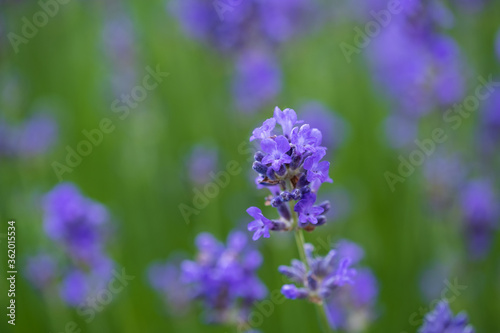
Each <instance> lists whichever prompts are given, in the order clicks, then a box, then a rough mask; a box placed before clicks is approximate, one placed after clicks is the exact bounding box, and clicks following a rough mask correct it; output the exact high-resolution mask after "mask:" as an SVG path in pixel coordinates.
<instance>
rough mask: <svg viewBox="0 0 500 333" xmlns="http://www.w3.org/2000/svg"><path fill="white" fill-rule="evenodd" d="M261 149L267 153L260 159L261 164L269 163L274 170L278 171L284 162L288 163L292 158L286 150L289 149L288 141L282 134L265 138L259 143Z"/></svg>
mask: <svg viewBox="0 0 500 333" xmlns="http://www.w3.org/2000/svg"><path fill="white" fill-rule="evenodd" d="M260 146H261V148H262V151H263V152H264V153H266V154H267V155H266V156H264V158H263V159H262V163H263V164H271V168H273V170H274V171H278V170H279V169H280V168H281V166H282V165H283V164H285V163H290V162H291V161H292V158H291V157H290V155H288V154H287V152H288V151H289V150H290V143H289V142H288V140H287V138H285V137H284V136H283V135H280V136H278V137H277V138H276V139H274V140H273V139H265V140H262V141H261V143H260Z"/></svg>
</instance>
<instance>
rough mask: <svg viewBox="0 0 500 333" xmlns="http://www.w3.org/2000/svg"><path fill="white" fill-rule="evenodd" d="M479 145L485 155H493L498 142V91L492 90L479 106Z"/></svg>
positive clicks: (499, 95) (499, 117)
mask: <svg viewBox="0 0 500 333" xmlns="http://www.w3.org/2000/svg"><path fill="white" fill-rule="evenodd" d="M478 136H479V138H480V140H481V141H480V147H481V150H482V151H483V153H484V154H485V155H486V156H489V155H494V154H495V153H496V152H497V149H498V144H499V143H500V91H498V90H496V89H495V91H493V93H492V94H491V96H490V97H489V98H488V99H487V100H486V101H484V104H483V106H482V107H481V113H480V124H479V135H478Z"/></svg>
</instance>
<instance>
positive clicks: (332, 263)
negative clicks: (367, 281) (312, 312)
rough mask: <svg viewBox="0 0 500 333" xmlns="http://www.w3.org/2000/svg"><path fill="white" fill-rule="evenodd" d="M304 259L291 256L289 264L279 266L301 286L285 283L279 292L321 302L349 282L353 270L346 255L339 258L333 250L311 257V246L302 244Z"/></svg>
mask: <svg viewBox="0 0 500 333" xmlns="http://www.w3.org/2000/svg"><path fill="white" fill-rule="evenodd" d="M304 250H305V253H306V258H307V263H303V262H301V261H299V260H293V261H292V265H291V266H280V267H279V268H278V271H279V272H280V273H281V274H283V275H285V276H286V277H287V278H289V279H290V280H291V281H293V282H295V283H296V284H298V285H299V286H300V288H297V287H296V286H293V285H284V286H283V288H282V289H281V292H282V294H283V295H285V297H288V298H290V299H308V300H309V301H310V302H314V303H318V304H322V303H323V302H324V301H327V300H329V299H330V298H331V297H335V295H336V291H337V290H338V288H339V287H342V286H344V285H346V284H351V283H352V282H353V278H354V277H355V276H356V270H355V269H353V268H350V260H349V259H348V258H340V257H338V256H337V254H336V251H335V250H331V251H330V252H329V253H328V254H327V255H326V256H325V257H314V256H313V251H314V246H312V245H311V244H305V245H304Z"/></svg>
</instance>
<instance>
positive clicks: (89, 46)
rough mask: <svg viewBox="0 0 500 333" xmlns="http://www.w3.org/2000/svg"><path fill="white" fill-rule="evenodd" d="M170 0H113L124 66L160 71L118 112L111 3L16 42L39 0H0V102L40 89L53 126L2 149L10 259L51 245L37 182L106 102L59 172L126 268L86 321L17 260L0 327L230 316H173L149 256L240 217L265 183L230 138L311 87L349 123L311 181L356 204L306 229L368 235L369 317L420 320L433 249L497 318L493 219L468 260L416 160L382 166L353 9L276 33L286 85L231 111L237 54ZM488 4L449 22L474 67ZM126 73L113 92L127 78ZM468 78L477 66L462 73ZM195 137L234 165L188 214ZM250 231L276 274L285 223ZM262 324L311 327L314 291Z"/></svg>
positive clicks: (98, 327)
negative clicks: (97, 137) (37, 145)
mask: <svg viewBox="0 0 500 333" xmlns="http://www.w3.org/2000/svg"><path fill="white" fill-rule="evenodd" d="M165 5H166V4H165V2H164V1H157V0H151V1H124V2H123V3H121V4H120V7H121V10H122V11H123V14H125V15H128V17H129V18H130V22H132V24H133V25H132V29H133V30H132V31H133V40H134V44H133V54H132V55H131V58H132V60H131V61H130V66H132V67H133V71H135V81H133V82H135V84H140V82H141V80H142V77H143V76H144V75H146V70H145V68H146V67H147V66H150V67H153V68H154V67H156V66H157V65H159V66H160V68H161V69H162V70H163V71H166V72H168V73H169V76H168V77H167V78H165V79H164V81H163V82H162V83H161V84H160V85H159V86H158V88H156V89H154V90H153V91H151V92H149V94H148V96H147V98H146V99H145V100H144V101H143V102H140V104H139V106H138V107H137V108H135V109H133V110H132V111H131V113H130V116H129V117H127V118H126V119H124V120H120V119H119V118H118V117H117V114H115V113H113V112H112V111H111V104H112V102H113V100H115V98H117V97H118V95H117V93H115V92H113V91H112V89H111V88H110V86H111V84H110V76H112V75H113V71H116V70H118V71H120V70H121V69H120V68H119V67H118V69H116V67H117V66H115V65H117V63H116V62H114V61H113V60H112V59H110V57H108V56H106V50H105V48H106V46H105V41H104V42H103V30H104V27H105V25H106V22H107V20H109V19H110V17H113V16H114V15H115V14H117V13H115V12H113V11H110V9H109V8H108V7H107V6H106V5H105V4H104V3H103V2H98V1H71V2H69V3H68V4H67V5H64V6H61V8H60V13H58V14H57V15H56V16H55V17H54V18H51V19H50V22H49V23H48V24H47V25H46V26H45V27H43V28H42V29H40V31H39V32H38V34H37V36H36V37H34V38H32V39H30V40H29V43H27V44H22V45H20V47H19V52H18V53H17V54H16V53H15V52H14V51H13V49H12V47H11V45H10V44H9V42H8V41H7V40H6V33H7V32H9V31H19V30H20V27H21V25H22V21H21V18H22V17H23V16H25V15H28V16H29V15H32V13H34V12H36V11H37V10H38V9H39V7H38V5H37V4H36V3H35V2H28V1H26V2H21V1H7V2H5V1H4V2H3V3H2V5H1V7H0V8H1V9H0V11H1V14H0V15H1V16H0V19H1V20H2V21H3V24H2V39H3V40H2V43H1V45H0V47H1V56H0V61H1V62H0V76H1V79H0V81H1V82H2V97H1V98H2V100H1V101H0V112H1V114H2V115H3V116H5V117H8V118H9V119H16V120H21V119H23V118H25V117H27V116H28V115H29V114H30V112H32V110H33V108H35V107H36V106H37V105H39V104H42V105H48V106H49V107H50V109H51V110H52V112H53V113H54V114H55V116H56V118H57V120H58V123H59V126H60V129H59V138H58V141H57V144H56V146H55V147H54V148H53V149H51V151H50V152H49V153H48V154H45V155H43V156H38V157H36V158H31V159H18V158H2V159H1V160H0V221H2V222H1V225H0V233H3V234H5V233H6V230H7V224H6V222H7V220H8V219H15V220H16V221H17V224H16V226H17V260H18V265H21V264H22V262H23V258H25V257H26V256H28V255H31V254H34V253H36V251H37V250H38V249H39V248H40V247H43V246H49V245H50V241H49V240H48V239H47V238H46V236H45V234H44V233H43V230H42V211H41V208H40V205H39V197H40V195H42V194H44V193H46V192H47V191H49V190H50V189H51V188H52V187H53V186H54V185H56V184H57V183H58V182H59V180H58V177H57V176H56V174H55V173H54V171H53V168H52V163H53V161H59V162H63V161H64V159H65V157H66V150H65V147H66V146H68V145H69V146H70V147H73V148H75V146H76V144H77V143H78V142H79V141H80V140H82V139H84V136H83V135H82V133H81V131H82V130H84V129H88V130H90V129H93V128H96V127H97V126H98V124H99V122H100V121H101V119H103V118H104V117H107V118H110V119H112V121H113V124H114V125H116V129H115V130H114V131H113V132H112V133H110V134H106V135H105V137H104V140H103V142H102V143H101V144H100V145H98V146H97V147H94V148H93V151H92V153H91V154H90V155H89V156H87V157H85V158H84V159H83V161H82V163H81V164H80V165H79V166H77V167H76V168H74V170H73V172H71V173H66V174H64V175H63V179H64V180H65V181H71V182H74V183H76V184H77V185H79V187H80V188H81V189H82V191H83V193H84V194H85V195H87V196H89V197H90V198H93V199H95V200H97V201H99V202H102V203H103V204H105V205H106V206H107V207H108V208H109V209H110V211H111V212H112V214H113V224H114V231H113V235H112V239H111V240H110V242H109V243H110V246H109V250H110V253H111V256H112V257H113V258H114V260H115V261H116V262H117V264H118V265H119V266H122V267H124V268H125V269H126V271H127V273H128V274H131V275H134V276H135V277H136V278H135V279H134V280H133V281H132V282H131V283H130V285H129V286H127V287H126V289H125V290H124V291H123V292H122V293H120V294H119V295H117V297H116V298H115V299H114V300H113V302H112V303H111V304H109V305H108V306H107V307H106V308H105V309H104V310H103V311H102V312H101V313H98V314H97V316H96V319H95V320H94V321H93V322H91V323H90V324H86V323H85V322H84V320H83V319H82V318H81V317H80V316H78V314H77V313H76V311H75V310H72V309H69V308H66V307H65V306H64V304H63V303H62V301H60V299H59V298H58V297H57V295H54V294H53V293H46V294H42V293H40V292H38V291H36V290H35V289H34V288H33V287H32V286H31V285H30V284H29V283H28V282H27V280H26V279H25V278H23V276H22V274H21V273H20V274H18V278H17V295H16V301H17V321H16V327H15V328H13V327H11V326H10V325H7V323H6V319H5V315H3V314H2V316H1V318H2V320H1V322H0V331H1V332H54V333H55V332H57V333H59V332H63V331H64V329H65V325H66V323H67V322H68V321H75V322H76V323H77V324H78V325H79V327H80V328H81V330H82V332H89V333H91V332H197V331H199V332H201V331H203V332H231V331H234V329H233V328H228V327H218V326H207V325H205V324H203V322H202V319H201V315H200V311H192V312H190V313H189V314H188V315H187V316H185V317H180V318H176V317H174V316H171V315H169V314H168V312H167V311H166V310H165V308H164V305H163V303H162V301H161V296H160V295H157V294H156V293H155V292H154V291H153V289H152V288H151V287H150V286H149V284H148V281H147V276H146V270H147V267H148V265H149V264H150V263H151V262H152V261H154V260H164V259H166V258H167V257H168V256H169V255H170V254H171V253H173V252H175V251H177V250H182V251H185V252H188V253H190V254H193V253H194V251H195V248H194V244H193V240H194V237H195V236H196V234H198V233H199V232H202V231H209V232H212V233H214V234H215V235H216V236H217V237H218V238H219V239H224V238H225V237H226V236H227V234H228V232H229V231H230V230H231V229H233V228H235V227H237V226H239V227H241V226H242V222H245V221H246V220H245V219H247V217H246V214H245V210H246V208H248V207H249V206H253V205H255V206H259V205H260V206H262V197H263V193H262V191H259V190H256V189H255V186H254V184H253V182H252V181H250V180H249V176H248V174H249V173H250V169H251V162H249V161H248V158H249V157H250V156H251V155H246V154H241V153H240V152H239V151H238V147H239V146H240V144H241V143H243V142H247V140H248V137H249V135H250V133H251V130H252V129H253V128H255V126H256V125H258V124H259V123H260V122H261V121H262V120H263V119H265V118H269V117H271V115H272V110H273V108H274V106H275V105H278V106H280V107H281V108H285V107H290V108H295V109H296V111H297V112H298V113H299V117H300V110H299V109H298V106H299V105H300V104H301V103H302V102H304V101H306V100H312V99H314V100H318V101H321V102H322V103H324V104H325V105H326V106H328V107H329V108H331V109H333V110H335V111H336V112H337V113H338V114H339V115H341V116H342V117H343V118H344V119H345V120H346V123H348V124H349V127H350V128H349V131H348V132H349V135H348V136H347V139H346V141H345V143H344V144H342V146H341V147H340V148H339V149H338V150H336V151H335V152H334V153H333V152H331V153H330V155H329V158H330V160H331V161H332V168H331V173H330V176H331V178H333V179H334V183H333V184H326V185H325V186H323V188H322V191H325V192H324V193H327V192H328V191H327V190H334V189H335V188H336V187H338V188H343V189H345V190H347V191H348V193H349V197H350V199H351V202H350V207H351V210H350V214H348V215H347V216H345V217H344V218H342V219H341V220H338V221H331V222H330V223H329V224H328V225H327V226H326V227H323V228H320V229H318V230H317V231H315V232H314V233H311V234H306V240H308V241H310V242H312V243H316V244H317V240H318V238H323V239H327V238H328V237H331V239H332V240H335V239H340V238H347V239H350V240H353V241H355V242H357V243H359V244H360V245H361V246H363V248H364V249H365V251H366V258H365V260H364V265H365V266H368V267H370V268H372V269H373V270H374V273H375V275H376V276H377V278H378V281H379V285H380V295H379V299H378V303H377V311H378V319H377V320H376V321H375V322H374V323H373V325H372V326H371V327H370V329H369V330H368V331H369V332H384V333H387V332H394V333H400V332H415V331H416V329H417V326H415V325H412V324H411V322H410V320H409V317H410V316H411V315H412V314H413V313H415V312H417V313H419V317H418V318H422V313H420V309H421V308H423V309H425V310H424V313H425V312H427V311H428V310H429V306H430V305H429V300H427V299H425V298H424V297H423V296H422V295H421V292H420V288H419V281H420V277H421V274H422V271H423V270H425V269H426V268H427V267H428V266H429V265H431V264H432V263H433V262H435V260H436V259H437V260H441V261H443V262H446V261H448V260H452V259H453V260H456V261H458V262H459V264H458V265H455V266H454V269H453V270H452V272H451V273H450V275H449V276H448V278H449V279H450V280H453V279H455V278H456V279H458V281H459V283H460V284H461V285H466V286H467V289H466V290H465V291H464V292H463V294H462V295H460V296H459V297H458V298H457V300H456V301H454V302H453V303H452V304H451V307H452V308H453V309H454V310H455V311H460V310H466V311H467V312H468V314H469V316H470V321H471V322H472V324H473V325H474V326H475V327H476V329H477V332H500V317H499V315H498V314H499V313H500V241H499V237H498V235H496V236H495V243H494V246H493V248H492V250H491V253H490V255H489V256H488V257H487V258H486V259H485V260H482V261H479V262H470V261H467V260H465V259H464V258H465V256H464V251H465V248H464V245H463V239H462V237H463V236H462V235H461V233H460V230H459V228H457V227H456V223H454V221H442V219H443V217H442V216H434V215H432V214H429V213H428V211H427V206H426V196H425V192H424V186H422V184H423V180H422V175H421V170H418V171H417V172H416V173H415V174H414V175H412V176H411V177H409V178H408V180H407V181H406V182H405V183H403V184H398V185H397V189H396V191H395V192H391V190H390V188H389V187H388V185H387V183H386V181H385V178H384V172H386V171H393V172H394V170H396V169H397V166H398V163H399V162H398V155H399V154H400V152H398V151H395V150H393V149H391V148H389V147H388V145H387V144H386V142H385V141H384V137H383V133H382V132H381V129H380V124H381V123H382V121H383V119H384V118H385V117H386V116H387V114H388V112H389V111H388V103H387V101H386V100H384V98H383V97H382V96H381V95H380V94H379V93H378V91H377V87H376V86H375V85H374V84H373V80H372V78H371V75H370V70H369V69H368V66H367V64H366V62H365V60H364V58H363V54H360V55H355V56H354V57H353V61H352V62H351V63H350V64H347V63H346V61H345V59H344V56H343V55H342V52H341V50H340V48H339V44H340V43H341V42H342V41H350V40H352V36H353V32H352V28H353V27H354V26H355V25H356V23H355V22H353V21H350V20H349V19H347V18H345V17H343V16H342V15H341V14H337V15H336V19H335V20H333V19H332V20H331V21H329V22H328V23H327V24H325V25H323V26H322V27H321V29H317V30H315V31H313V32H311V33H310V34H308V35H307V36H305V37H302V38H297V39H295V40H293V41H291V42H289V43H287V44H286V45H285V46H284V47H282V48H281V50H280V51H279V53H278V58H279V60H280V63H281V67H282V69H283V72H284V78H283V89H282V93H281V94H280V95H279V96H278V97H277V98H276V100H275V101H273V103H271V104H270V105H268V106H267V107H265V108H263V109H262V110H260V111H258V112H255V113H253V114H242V113H240V112H237V111H236V110H235V109H234V107H233V104H232V101H231V94H230V90H229V88H228V87H229V86H230V83H229V80H230V77H231V71H232V66H231V65H230V64H229V62H228V61H227V60H226V59H225V58H224V57H221V56H220V55H219V54H218V53H217V52H215V51H213V50H211V49H210V48H207V47H206V46H205V45H202V44H200V43H199V42H196V41H193V40H190V39H189V38H187V37H185V35H184V34H183V33H182V32H181V31H180V28H179V25H178V23H177V22H176V20H175V19H173V18H172V16H171V15H170V14H169V13H168V12H167V11H166V10H165ZM339 8H340V6H339ZM488 8H490V9H491V10H487V11H483V12H479V13H476V14H474V17H471V16H470V15H469V14H463V13H462V14H458V15H459V16H458V19H457V25H456V27H455V28H454V29H453V30H452V31H451V34H452V35H453V36H454V37H456V39H457V41H458V43H459V44H460V46H461V47H462V50H463V52H464V54H465V57H466V58H467V59H468V62H469V65H470V66H471V67H472V69H473V71H474V72H475V73H479V74H482V75H484V76H487V75H488V74H490V73H492V74H494V73H497V74H498V62H496V61H495V59H494V53H493V40H494V35H495V33H496V31H497V29H498V26H499V20H498V18H499V17H500V4H496V5H491V6H489V7H488ZM460 15H461V16H460ZM135 84H134V85H135ZM12 85H13V86H14V87H13V88H12ZM134 85H131V86H130V87H128V88H127V87H125V88H124V89H123V90H122V92H124V93H127V92H129V91H130V89H131V88H132V87H133V86H134ZM468 85H469V88H471V89H472V88H473V87H475V85H476V81H475V75H471V77H470V78H469V79H468ZM9 87H10V88H9ZM9 89H10V90H9ZM429 126H430V125H429ZM473 126H474V121H470V124H469V123H468V124H467V126H463V127H461V128H460V129H459V130H458V131H456V132H455V133H454V134H453V135H454V136H453V137H452V138H451V139H452V140H453V142H457V143H463V144H464V145H467V142H469V141H470V140H472V138H473V134H472V129H473ZM429 128H432V127H428V128H427V130H428V129H429ZM421 130H422V131H423V134H422V136H426V135H428V134H427V133H428V132H426V126H425V124H424V126H422V128H421ZM199 143H209V144H210V145H212V146H215V147H217V149H218V150H219V162H218V165H219V169H220V170H223V168H224V166H225V165H226V163H227V162H228V161H231V160H235V161H237V162H238V163H239V165H240V166H241V167H242V168H243V171H242V172H241V173H240V174H239V175H237V176H234V177H231V181H230V184H229V185H228V186H227V187H226V188H224V189H221V191H220V194H219V195H218V196H217V197H215V198H214V199H211V200H210V203H209V205H208V206H207V207H206V208H205V209H202V210H201V212H200V213H199V214H198V215H196V216H193V217H192V219H191V223H189V224H186V223H185V222H184V219H183V217H182V215H181V213H180V211H179V204H181V203H188V204H189V203H190V202H191V200H192V197H193V192H192V188H193V186H192V185H190V184H189V183H187V182H186V180H185V158H186V154H187V153H188V152H189V149H190V147H192V146H193V145H196V144H199ZM216 171H217V170H216ZM450 215H452V216H453V212H452V213H450ZM452 220H453V219H452ZM0 241H1V248H2V254H1V255H0V258H1V259H0V263H1V268H0V269H1V271H2V274H1V276H4V272H5V271H6V266H5V265H6V255H5V254H3V253H6V250H5V249H6V242H5V238H3V239H2V238H0ZM259 244H260V249H261V250H262V252H263V255H264V258H265V260H264V265H263V267H262V268H261V269H260V272H259V275H260V277H261V279H262V280H263V281H264V283H265V284H266V285H267V287H268V289H269V290H270V291H272V290H275V289H279V288H280V287H281V285H282V278H281V276H280V275H279V274H278V273H277V266H278V265H282V264H288V263H289V261H290V259H292V258H295V257H297V255H298V253H297V250H296V248H295V244H294V240H293V237H292V236H291V235H273V236H272V238H271V239H266V240H261V241H260V242H259ZM3 251H5V252H3ZM19 270H20V271H22V269H19ZM5 281H6V280H5V279H4V278H2V279H1V280H0V290H1V291H2V292H1V296H0V299H1V300H2V301H1V307H2V309H5V306H6V295H5V292H4V291H5V290H6V287H7V284H6V282H5ZM442 287H443V289H444V288H445V285H444V283H442ZM436 297H439V295H436ZM3 311H5V310H2V313H3ZM259 329H260V330H262V331H263V332H285V331H286V332H318V331H319V327H318V325H317V323H316V314H315V312H314V309H313V307H312V306H310V305H309V304H307V303H306V302H301V301H286V302H285V303H284V304H282V305H278V306H276V309H275V311H274V312H273V314H272V315H271V316H270V317H269V318H265V321H264V324H263V325H262V327H259Z"/></svg>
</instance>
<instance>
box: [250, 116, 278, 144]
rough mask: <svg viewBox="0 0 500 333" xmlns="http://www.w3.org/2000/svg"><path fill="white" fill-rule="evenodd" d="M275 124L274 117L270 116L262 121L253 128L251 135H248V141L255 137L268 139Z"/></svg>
mask: <svg viewBox="0 0 500 333" xmlns="http://www.w3.org/2000/svg"><path fill="white" fill-rule="evenodd" d="M275 126H276V119H274V118H270V119H267V120H265V121H264V123H263V124H262V126H261V127H257V128H256V129H254V130H253V132H252V136H251V137H250V141H253V140H255V139H260V140H264V139H268V138H270V137H271V136H272V135H271V133H272V131H273V130H274V127H275Z"/></svg>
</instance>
